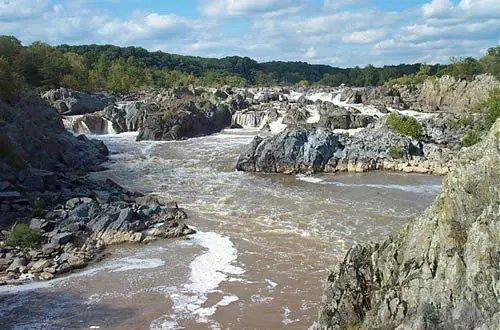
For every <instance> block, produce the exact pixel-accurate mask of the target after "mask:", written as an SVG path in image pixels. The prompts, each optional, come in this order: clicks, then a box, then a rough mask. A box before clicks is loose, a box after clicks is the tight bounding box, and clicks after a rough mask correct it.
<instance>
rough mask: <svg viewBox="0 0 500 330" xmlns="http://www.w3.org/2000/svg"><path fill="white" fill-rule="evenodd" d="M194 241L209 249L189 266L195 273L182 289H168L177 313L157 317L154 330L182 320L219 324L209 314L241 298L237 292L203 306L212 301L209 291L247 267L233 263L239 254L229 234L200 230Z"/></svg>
mask: <svg viewBox="0 0 500 330" xmlns="http://www.w3.org/2000/svg"><path fill="white" fill-rule="evenodd" d="M191 241H192V242H193V243H195V244H197V245H200V246H202V247H203V248H205V249H206V251H205V252H204V253H203V254H201V255H199V256H198V257H196V258H195V259H194V260H193V261H192V262H191V264H190V265H189V267H190V268H191V273H190V277H189V282H188V283H186V284H184V286H183V287H181V288H175V287H169V288H167V290H166V291H167V292H168V293H169V296H170V299H171V300H172V302H173V307H172V308H173V313H172V314H171V315H166V316H163V317H161V318H159V319H156V320H154V321H153V322H152V323H151V325H150V326H151V328H152V329H169V328H175V327H178V326H179V323H178V321H180V320H182V319H192V320H195V321H196V322H198V323H209V324H211V325H212V326H217V323H216V322H215V321H212V320H210V319H209V317H210V316H211V315H213V314H214V313H215V312H216V310H217V308H218V307H220V306H227V305H229V304H230V303H233V302H235V301H238V300H239V298H238V297H237V296H234V295H230V296H224V297H223V298H222V299H221V300H220V301H219V302H217V303H215V304H214V305H212V306H209V307H202V305H203V304H205V303H206V301H207V300H208V294H209V293H211V292H220V291H218V290H217V288H218V287H219V285H220V283H222V282H223V281H227V280H228V279H229V275H241V274H243V273H244V272H245V270H244V269H243V268H241V267H238V266H235V265H233V263H234V262H235V261H236V259H237V257H238V251H237V250H236V248H235V247H234V245H233V243H232V242H231V240H230V239H229V237H227V236H222V235H220V234H217V233H214V232H203V231H198V232H197V233H196V234H194V235H193V236H192V240H191ZM174 322H175V324H177V325H176V326H175V325H174Z"/></svg>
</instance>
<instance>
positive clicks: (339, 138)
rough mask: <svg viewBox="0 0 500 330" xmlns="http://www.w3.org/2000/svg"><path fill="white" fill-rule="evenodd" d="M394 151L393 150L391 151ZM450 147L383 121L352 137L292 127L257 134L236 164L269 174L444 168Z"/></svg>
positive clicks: (423, 171)
mask: <svg viewBox="0 0 500 330" xmlns="http://www.w3.org/2000/svg"><path fill="white" fill-rule="evenodd" d="M391 150H392V152H391ZM451 157H452V152H451V151H450V150H449V149H442V148H440V147H439V146H437V145H435V144H424V143H423V142H422V141H418V140H414V139H412V138H410V137H407V136H402V135H399V134H397V133H395V132H393V131H392V130H390V129H389V128H388V127H387V126H386V125H385V124H384V122H377V123H376V124H375V125H372V126H371V127H368V128H366V129H364V130H363V131H361V132H359V133H357V134H355V135H353V136H349V135H346V134H342V133H334V132H332V131H331V130H329V129H325V128H323V127H308V126H298V127H290V128H288V129H286V130H285V131H284V132H282V133H280V134H277V135H275V136H271V137H267V138H265V139H262V138H260V137H256V138H254V140H253V141H252V143H251V144H250V145H249V146H248V147H247V149H246V150H245V151H243V152H242V153H241V154H240V156H239V158H238V162H237V164H236V168H237V169H238V170H240V171H248V172H267V173H310V172H345V171H348V172H366V171H370V170H381V169H387V170H397V171H405V172H418V173H439V174H442V173H446V172H447V171H448V170H449V168H448V167H449V166H450V163H449V160H450V159H451Z"/></svg>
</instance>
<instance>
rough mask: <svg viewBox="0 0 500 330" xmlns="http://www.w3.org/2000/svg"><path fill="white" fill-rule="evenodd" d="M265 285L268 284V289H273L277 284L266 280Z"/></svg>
mask: <svg viewBox="0 0 500 330" xmlns="http://www.w3.org/2000/svg"><path fill="white" fill-rule="evenodd" d="M265 281H266V283H267V284H268V286H267V287H268V288H269V289H274V288H275V287H277V286H278V283H276V282H273V281H271V280H270V279H268V278H266V280H265Z"/></svg>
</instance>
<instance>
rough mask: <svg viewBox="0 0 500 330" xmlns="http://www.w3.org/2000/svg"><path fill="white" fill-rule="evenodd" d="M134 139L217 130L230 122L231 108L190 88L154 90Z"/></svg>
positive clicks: (177, 137)
mask: <svg viewBox="0 0 500 330" xmlns="http://www.w3.org/2000/svg"><path fill="white" fill-rule="evenodd" d="M147 103H148V104H149V108H148V111H147V112H146V114H145V118H144V121H143V123H142V125H141V127H140V130H139V135H138V136H137V140H180V139H186V138H192V137H198V136H203V135H208V134H212V133H217V132H220V131H221V130H222V129H224V128H226V127H229V126H230V125H231V112H230V111H229V108H228V106H227V105H226V104H224V103H222V102H218V101H217V99H216V96H215V94H213V93H210V92H207V91H204V90H196V89H194V88H176V89H174V90H170V91H164V92H160V93H155V94H154V95H153V96H151V97H150V98H149V99H148V100H147Z"/></svg>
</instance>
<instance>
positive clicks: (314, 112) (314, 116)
mask: <svg viewBox="0 0 500 330" xmlns="http://www.w3.org/2000/svg"><path fill="white" fill-rule="evenodd" d="M306 109H307V112H309V115H310V117H309V118H307V120H306V122H307V123H309V124H314V123H317V122H319V120H320V118H321V116H320V114H319V110H318V108H317V107H316V106H307V108H306Z"/></svg>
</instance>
